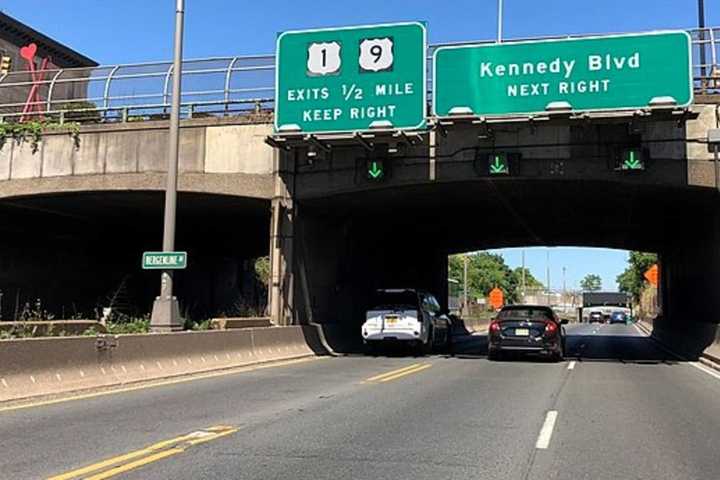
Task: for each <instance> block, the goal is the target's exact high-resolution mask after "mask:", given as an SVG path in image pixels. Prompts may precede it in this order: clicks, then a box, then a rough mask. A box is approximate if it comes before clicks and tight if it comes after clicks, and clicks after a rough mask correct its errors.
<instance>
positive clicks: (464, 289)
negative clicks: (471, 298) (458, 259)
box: [462, 253, 469, 317]
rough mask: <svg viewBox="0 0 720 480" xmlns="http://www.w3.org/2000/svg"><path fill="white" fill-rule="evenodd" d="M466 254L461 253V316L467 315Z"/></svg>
mask: <svg viewBox="0 0 720 480" xmlns="http://www.w3.org/2000/svg"><path fill="white" fill-rule="evenodd" d="M468 313H469V312H468V256H467V253H466V254H465V255H463V309H462V316H463V317H465V316H467V315H468Z"/></svg>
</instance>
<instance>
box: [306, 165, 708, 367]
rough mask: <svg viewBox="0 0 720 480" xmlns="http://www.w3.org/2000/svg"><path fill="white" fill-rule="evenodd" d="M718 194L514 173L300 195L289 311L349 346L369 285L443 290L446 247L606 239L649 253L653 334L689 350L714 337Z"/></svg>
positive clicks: (592, 243)
mask: <svg viewBox="0 0 720 480" xmlns="http://www.w3.org/2000/svg"><path fill="white" fill-rule="evenodd" d="M717 202H718V195H717V192H716V191H715V190H714V189H709V188H701V187H687V186H685V187H682V186H668V185H662V184H654V183H644V184H638V183H628V182H624V181H607V180H581V181H579V180H572V181H568V180H547V179H527V178H513V177H509V178H501V179H488V178H475V179H473V180H467V181H456V182H437V183H424V184H418V185H406V186H394V187H384V188H383V187H377V188H371V189H366V190H363V191H356V192H353V193H344V194H334V195H326V196H319V195H318V196H316V197H314V198H304V199H299V200H297V201H296V204H295V208H296V218H295V222H294V223H295V229H294V237H295V242H294V253H295V256H296V258H297V261H296V262H295V265H296V270H297V273H298V275H297V277H298V278H296V279H295V282H294V296H295V297H294V298H296V299H297V300H296V303H295V321H296V322H299V323H304V322H309V321H312V322H317V323H320V324H323V325H326V326H328V327H327V330H329V331H333V332H335V335H334V336H335V337H336V338H338V341H337V342H338V345H342V346H341V348H348V347H347V346H346V345H348V344H349V343H346V341H347V338H348V337H352V338H353V339H355V340H357V339H358V337H359V325H360V324H361V323H362V321H363V315H364V310H365V308H367V305H366V302H367V298H368V294H369V292H370V291H372V290H373V289H374V288H380V287H384V288H387V287H417V288H426V289H429V290H430V291H432V292H435V293H436V294H437V296H438V298H442V299H443V301H444V300H445V299H446V298H447V256H448V254H452V253H459V252H466V251H474V250H485V249H491V248H501V247H521V246H583V247H606V248H617V249H625V250H641V251H651V252H657V253H658V254H659V256H660V259H661V263H662V272H663V275H662V276H661V281H662V285H661V292H662V293H661V295H662V300H661V303H662V305H663V314H662V316H661V318H659V319H658V321H657V322H656V324H655V330H656V333H657V336H659V337H662V338H663V339H665V340H667V341H668V342H669V343H673V344H675V345H677V346H678V348H681V349H682V350H683V351H685V352H688V353H689V354H696V353H698V352H699V351H701V350H702V349H703V348H704V347H705V346H707V344H709V343H711V342H712V341H713V339H714V338H715V332H716V329H717V323H718V316H717V315H716V312H717V311H718V309H720V299H718V298H717V295H715V293H714V285H715V284H717V283H718V281H720V254H718V252H717V248H716V244H717V243H718V240H720V219H719V218H718V214H717V212H716V211H715V210H716V209H715V206H716V205H717ZM330 336H331V337H333V335H330Z"/></svg>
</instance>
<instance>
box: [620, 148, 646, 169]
mask: <svg viewBox="0 0 720 480" xmlns="http://www.w3.org/2000/svg"><path fill="white" fill-rule="evenodd" d="M621 160H622V163H621V164H620V170H645V162H644V161H643V156H642V151H641V150H638V149H630V150H623V152H622V158H621Z"/></svg>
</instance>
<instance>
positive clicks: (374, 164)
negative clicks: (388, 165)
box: [367, 160, 385, 180]
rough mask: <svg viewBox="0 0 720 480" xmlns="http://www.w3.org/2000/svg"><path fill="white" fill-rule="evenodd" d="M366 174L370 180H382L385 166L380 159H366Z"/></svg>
mask: <svg viewBox="0 0 720 480" xmlns="http://www.w3.org/2000/svg"><path fill="white" fill-rule="evenodd" d="M367 165H368V167H367V175H368V178H369V179H370V180H382V178H383V177H384V176H385V168H384V165H383V161H382V160H368V162H367Z"/></svg>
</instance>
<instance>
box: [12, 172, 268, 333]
mask: <svg viewBox="0 0 720 480" xmlns="http://www.w3.org/2000/svg"><path fill="white" fill-rule="evenodd" d="M158 176H159V175H158ZM11 183H13V182H11ZM136 187H137V186H136ZM163 205H164V197H163V192H162V191H157V190H152V189H145V190H144V189H135V190H114V191H113V190H111V191H108V190H95V191H77V192H64V193H63V192H48V193H45V194H33V195H17V196H11V197H10V196H6V198H2V199H0V230H1V231H2V236H1V237H0V238H1V239H0V244H1V245H2V246H1V247H0V265H2V268H0V290H2V294H3V296H2V298H3V301H2V306H1V307H0V308H1V310H0V312H1V314H2V319H4V320H9V319H13V318H15V317H16V316H17V315H18V314H19V311H22V309H23V306H24V305H25V304H26V303H29V304H30V305H34V303H35V301H36V300H38V299H39V300H40V302H41V303H42V309H43V310H47V311H48V313H50V314H52V315H53V316H54V318H78V317H82V318H88V317H90V318H94V316H95V315H96V314H97V313H96V312H97V309H98V308H100V309H101V308H102V307H103V306H108V304H109V299H108V297H111V296H113V295H114V294H116V293H118V294H119V295H120V298H118V303H119V304H120V305H119V306H120V307H121V308H122V309H124V310H127V311H128V313H132V314H134V315H138V316H141V315H143V314H146V313H148V312H149V311H150V308H151V306H152V301H153V299H154V298H155V296H156V295H157V294H158V292H159V283H160V276H159V273H158V272H157V271H143V270H142V269H141V256H142V252H143V251H149V250H150V251H152V250H160V249H161V248H160V247H161V245H162V221H163V220H162V219H163ZM269 212H270V202H269V200H264V199H260V198H248V197H239V196H234V195H222V194H213V193H199V192H188V191H181V192H180V193H179V194H178V214H177V215H178V217H177V219H178V220H177V225H178V227H177V241H176V245H177V247H178V249H179V250H185V251H187V252H188V257H189V260H188V268H187V270H185V271H181V272H177V275H176V278H177V295H178V297H179V299H180V303H181V309H182V312H183V313H184V314H186V315H187V316H189V317H190V318H191V319H192V320H204V319H206V318H210V317H212V316H218V315H223V314H224V315H228V316H231V315H237V314H241V313H243V314H249V313H253V312H256V311H257V312H259V313H262V312H263V310H264V307H265V302H266V299H265V295H266V287H265V286H264V285H262V284H261V283H260V282H258V281H257V279H256V276H255V271H254V259H256V258H257V257H260V256H264V255H267V252H268V230H269V218H270V216H269V215H270V213H269ZM123 313H125V312H123Z"/></svg>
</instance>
